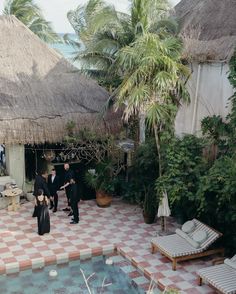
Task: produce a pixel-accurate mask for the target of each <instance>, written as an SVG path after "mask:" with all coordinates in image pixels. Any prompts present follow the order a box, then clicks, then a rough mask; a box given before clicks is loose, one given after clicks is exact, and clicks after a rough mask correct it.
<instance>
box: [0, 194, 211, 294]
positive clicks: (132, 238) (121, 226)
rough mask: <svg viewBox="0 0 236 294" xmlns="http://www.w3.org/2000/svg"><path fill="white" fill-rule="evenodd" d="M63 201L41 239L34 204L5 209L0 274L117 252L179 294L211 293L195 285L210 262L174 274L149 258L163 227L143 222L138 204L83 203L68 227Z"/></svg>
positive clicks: (162, 261)
mask: <svg viewBox="0 0 236 294" xmlns="http://www.w3.org/2000/svg"><path fill="white" fill-rule="evenodd" d="M59 198H60V201H59V202H60V203H59V204H60V205H59V211H57V213H52V212H50V217H51V232H50V234H45V235H43V236H38V234H37V223H36V221H37V220H36V219H35V218H32V217H31V215H32V211H33V203H30V202H27V203H24V204H22V205H21V207H20V210H19V211H17V212H8V211H7V210H1V215H0V238H1V243H0V273H4V272H7V273H14V272H17V271H19V269H25V268H28V267H33V268H34V269H37V268H39V267H41V266H43V265H45V264H52V263H54V262H55V261H57V262H58V263H62V262H66V261H68V260H69V259H76V258H79V257H80V256H81V257H82V256H85V257H90V256H91V255H101V254H107V253H110V252H112V251H113V249H114V248H117V250H118V252H120V253H121V254H122V255H124V256H125V257H126V258H128V259H129V260H130V261H131V262H132V264H134V265H135V266H137V267H138V268H139V269H142V271H143V272H144V273H145V276H147V275H149V276H150V275H151V276H152V278H153V279H155V280H156V281H157V282H158V284H160V285H161V286H162V287H165V286H171V287H174V286H175V287H177V288H179V289H180V290H181V293H193V294H195V293H196V294H197V293H204V294H205V293H207V294H209V293H213V291H212V289H211V288H209V287H208V286H206V285H203V286H202V287H199V286H198V285H197V282H196V281H197V276H196V271H197V270H198V269H200V268H202V267H205V266H209V265H211V260H210V259H209V258H208V259H206V258H205V259H200V260H194V261H190V262H184V263H182V264H180V265H179V266H178V267H177V271H175V272H174V271H172V269H171V262H170V261H169V260H168V259H167V258H165V257H163V256H162V255H160V254H159V253H156V254H153V255H152V254H150V241H151V239H152V238H153V237H155V236H157V233H158V232H160V224H159V222H158V223H156V224H152V225H147V224H145V223H144V222H143V218H142V213H141V210H139V209H138V208H137V207H136V206H133V205H128V204H126V203H123V202H122V201H120V200H114V201H113V204H112V206H111V207H108V208H99V207H97V206H96V203H95V201H94V200H91V201H81V202H80V205H79V207H80V223H79V224H78V225H70V223H69V222H70V218H69V217H68V216H67V214H66V213H65V212H63V211H61V210H60V209H61V208H63V207H64V205H65V203H63V202H64V197H63V195H62V194H60V197H59ZM175 227H176V225H175V223H174V221H173V219H171V218H170V219H169V222H168V229H169V230H170V231H174V230H175ZM131 275H132V273H131ZM135 275H137V274H136V273H135ZM137 279H138V278H137Z"/></svg>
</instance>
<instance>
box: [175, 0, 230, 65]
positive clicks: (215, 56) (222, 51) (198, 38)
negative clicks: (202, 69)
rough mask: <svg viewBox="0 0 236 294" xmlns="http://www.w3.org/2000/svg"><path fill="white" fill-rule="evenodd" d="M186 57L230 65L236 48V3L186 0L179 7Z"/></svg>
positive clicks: (178, 16) (177, 8)
mask: <svg viewBox="0 0 236 294" xmlns="http://www.w3.org/2000/svg"><path fill="white" fill-rule="evenodd" d="M174 13H175V16H176V18H177V20H178V21H179V22H180V26H181V34H182V36H183V39H184V47H185V51H184V57H185V58H187V59H190V60H191V59H192V60H197V61H200V62H204V61H228V60H229V59H230V58H231V56H232V55H233V52H234V50H235V47H236V0H182V1H180V2H179V3H178V4H177V5H176V6H175V12H174Z"/></svg>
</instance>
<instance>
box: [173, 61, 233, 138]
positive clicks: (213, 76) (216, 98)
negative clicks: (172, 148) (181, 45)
mask: <svg viewBox="0 0 236 294" xmlns="http://www.w3.org/2000/svg"><path fill="white" fill-rule="evenodd" d="M198 68H199V66H198V64H193V65H192V70H193V73H192V75H191V78H190V79H189V81H188V84H187V86H188V90H189V93H190V96H191V103H190V105H188V106H186V105H184V106H182V107H181V108H180V110H179V112H178V114H177V117H176V121H175V131H176V134H177V135H183V134H185V133H187V134H191V133H194V134H196V135H199V134H200V129H201V120H202V119H203V118H204V117H206V116H211V115H213V114H216V115H221V116H223V117H224V118H225V117H226V115H227V114H228V111H229V108H227V107H226V106H227V105H228V98H229V97H230V96H232V94H233V88H232V86H231V85H230V83H229V80H228V78H227V77H228V72H229V67H228V65H227V64H222V63H211V64H202V65H201V66H200V73H199V89H198V95H197V100H196V99H195V98H196V90H197V89H196V88H197V76H198ZM194 108H195V109H196V111H194ZM194 112H195V114H196V115H194ZM192 131H193V132H192Z"/></svg>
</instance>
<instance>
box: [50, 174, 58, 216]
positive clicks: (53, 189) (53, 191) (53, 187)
mask: <svg viewBox="0 0 236 294" xmlns="http://www.w3.org/2000/svg"><path fill="white" fill-rule="evenodd" d="M48 188H49V191H50V208H49V209H52V208H53V212H56V211H57V204H58V194H57V191H58V190H59V188H60V179H59V177H58V176H57V175H56V170H55V168H53V169H52V170H51V174H50V175H49V176H48Z"/></svg>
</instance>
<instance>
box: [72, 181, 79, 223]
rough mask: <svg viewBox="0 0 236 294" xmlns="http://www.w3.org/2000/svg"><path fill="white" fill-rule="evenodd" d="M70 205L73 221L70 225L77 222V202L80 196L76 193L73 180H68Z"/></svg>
mask: <svg viewBox="0 0 236 294" xmlns="http://www.w3.org/2000/svg"><path fill="white" fill-rule="evenodd" d="M70 186H71V189H70V204H71V208H72V212H73V217H74V218H73V219H72V221H71V222H70V224H73V225H74V224H78V222H79V208H78V202H79V201H80V196H79V193H78V187H77V184H76V183H75V179H73V178H72V179H71V180H70Z"/></svg>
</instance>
